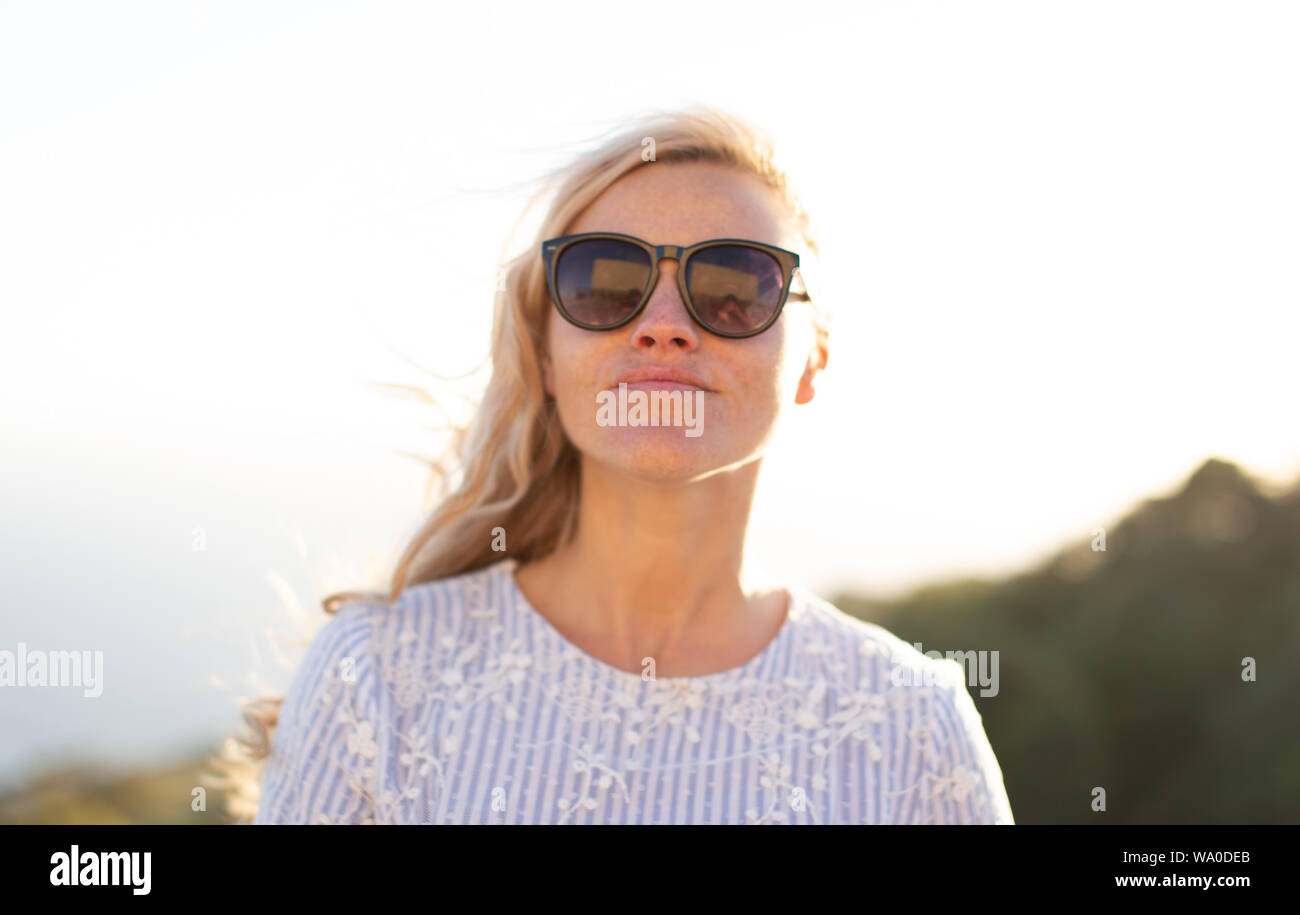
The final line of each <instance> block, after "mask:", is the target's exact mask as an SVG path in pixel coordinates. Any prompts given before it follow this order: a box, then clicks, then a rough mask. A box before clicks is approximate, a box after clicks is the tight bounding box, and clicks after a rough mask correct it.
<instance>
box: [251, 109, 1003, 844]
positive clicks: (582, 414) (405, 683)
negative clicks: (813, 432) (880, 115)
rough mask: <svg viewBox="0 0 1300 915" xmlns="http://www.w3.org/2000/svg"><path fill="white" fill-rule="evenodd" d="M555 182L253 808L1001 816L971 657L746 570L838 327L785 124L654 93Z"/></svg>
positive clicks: (871, 819)
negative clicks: (424, 489) (751, 541)
mask: <svg viewBox="0 0 1300 915" xmlns="http://www.w3.org/2000/svg"><path fill="white" fill-rule="evenodd" d="M646 138H651V140H650V141H649V143H648V142H647V141H646ZM650 143H652V144H653V145H652V146H650ZM647 149H652V150H653V154H652V155H647V154H646V152H645V151H646V150H647ZM552 187H554V188H555V194H554V197H553V198H552V199H553V202H552V203H551V205H550V208H549V210H548V211H547V213H546V215H545V219H544V221H543V224H542V226H541V229H540V232H539V234H538V236H537V239H536V244H535V245H533V246H531V247H530V249H529V250H527V251H526V252H525V253H524V254H522V255H520V256H519V257H518V258H516V259H515V260H513V261H511V262H510V263H509V264H508V265H507V266H508V269H507V272H506V274H505V278H506V281H505V284H504V291H503V292H501V293H499V294H498V301H497V308H496V314H495V325H494V330H493V339H492V357H493V359H492V376H491V379H490V381H489V383H488V386H487V389H486V392H485V395H484V399H483V401H482V404H481V406H480V408H479V412H478V413H477V415H476V418H475V420H474V421H473V423H472V424H471V426H470V427H469V429H468V434H467V435H466V436H463V437H462V438H461V439H460V440H459V441H458V442H457V443H456V445H455V455H454V457H455V458H456V460H457V465H458V466H457V468H456V469H457V470H458V471H459V472H458V475H457V478H456V480H457V482H456V483H455V485H454V487H450V491H449V492H448V494H447V495H446V497H445V498H444V499H443V500H442V501H441V503H440V504H439V505H438V507H437V509H436V511H434V513H433V515H432V517H430V518H429V519H428V521H427V523H426V524H425V525H424V526H423V528H422V529H421V530H420V531H419V532H418V534H417V535H416V536H415V537H414V539H413V540H412V541H411V543H410V545H409V547H408V548H407V549H406V551H405V553H404V555H403V556H402V557H401V559H400V561H399V562H398V564H397V567H396V570H395V572H394V575H393V579H392V584H391V589H390V591H391V593H389V594H387V595H384V596H383V597H382V598H376V597H366V596H364V595H358V594H346V595H336V596H335V597H333V598H331V599H329V600H327V601H326V609H327V610H329V611H331V612H333V613H334V616H333V618H332V619H331V620H330V621H329V622H328V623H327V624H326V625H325V626H324V627H323V629H322V630H321V631H320V632H319V633H318V634H317V635H316V637H315V638H314V640H313V641H312V643H311V645H310V647H309V649H308V651H307V654H306V657H305V659H304V662H303V665H302V667H301V668H300V669H299V671H298V672H297V674H296V676H295V678H294V680H293V682H292V685H291V687H290V689H289V692H288V695H287V696H286V697H285V699H284V701H283V703H282V704H281V705H280V706H279V708H278V726H277V727H276V730H275V732H274V737H273V743H272V742H271V740H270V737H269V735H270V729H269V727H270V725H274V724H276V718H277V715H276V711H275V709H276V705H275V704H274V703H271V704H269V705H266V706H263V708H264V709H266V710H267V712H268V714H266V715H265V716H264V717H263V718H262V719H260V721H258V723H259V724H260V725H261V726H263V728H264V729H263V731H262V734H261V737H262V743H261V746H262V747H263V752H264V753H265V751H266V749H268V748H269V751H270V752H269V758H268V759H267V761H266V766H265V771H264V773H263V776H262V783H261V789H262V790H261V796H260V800H259V802H258V807H257V811H256V816H255V818H254V822H256V823H737V824H744V823H754V824H768V823H805V824H831V823H862V824H865V823H908V824H911V823H1011V822H1012V816H1011V810H1010V806H1009V804H1008V800H1007V796H1006V793H1005V790H1004V788H1003V783H1002V774H1001V771H1000V769H999V767H998V763H997V760H996V758H995V756H994V754H993V751H992V750H991V748H990V746H989V744H988V740H987V738H986V737H985V734H984V730H983V727H982V725H981V722H980V717H979V715H978V713H977V711H976V709H975V707H974V703H973V702H972V700H971V698H970V696H969V694H968V692H967V689H966V687H965V685H964V683H963V682H962V677H961V671H960V670H959V668H958V665H957V664H955V663H954V662H952V661H949V660H933V659H930V658H927V657H925V656H924V655H922V654H920V653H919V652H918V651H916V650H915V649H914V648H912V647H911V646H909V645H907V644H906V643H904V642H902V641H901V640H900V639H898V638H896V637H895V636H893V635H892V634H890V633H889V632H887V631H886V630H884V629H882V628H881V627H879V626H876V625H873V624H869V623H866V622H862V621H859V620H857V619H855V618H852V617H850V616H848V615H846V614H844V613H842V612H841V611H839V610H838V609H836V608H835V607H834V606H832V605H831V604H829V603H827V602H826V601H824V600H822V599H820V598H819V597H817V596H816V595H814V594H813V593H811V592H810V591H808V590H806V589H805V588H803V587H801V586H799V585H797V584H793V583H779V584H774V583H772V582H769V581H764V580H760V579H759V578H758V577H757V575H756V572H755V570H754V569H753V567H752V562H747V553H746V541H747V535H748V533H749V522H750V507H751V503H752V500H753V497H754V492H755V485H756V483H757V481H758V474H759V469H760V467H761V466H762V460H763V454H764V451H765V449H766V448H767V446H768V443H769V442H770V441H771V440H772V437H773V436H774V435H775V434H776V433H777V429H778V427H779V421H780V419H781V416H782V415H783V414H784V413H785V411H787V410H792V409H797V408H798V407H799V405H801V404H805V403H808V402H809V401H811V400H812V399H813V396H814V393H815V391H816V386H817V383H818V379H819V375H820V373H821V372H822V370H823V369H825V367H826V365H827V354H828V343H829V340H828V335H827V325H826V321H825V312H824V310H823V309H822V307H821V306H820V304H814V302H813V301H812V299H811V298H810V296H809V292H811V291H812V290H810V289H809V288H808V284H805V282H804V280H803V275H804V274H805V273H806V272H807V271H808V268H809V267H810V266H811V258H812V256H813V255H814V254H815V252H816V246H815V244H814V241H813V239H812V238H811V237H810V234H809V229H808V219H807V216H806V214H805V212H804V210H803V208H802V207H801V206H800V204H799V202H798V201H797V199H796V197H795V195H794V193H793V192H792V190H791V188H790V187H789V185H788V183H787V181H786V178H785V176H784V174H783V173H782V172H781V171H780V170H779V169H778V168H777V167H776V166H775V165H774V164H773V156H772V150H771V148H770V144H769V143H768V142H767V141H766V140H765V139H764V137H763V135H762V134H760V133H759V132H758V131H756V130H755V129H754V128H752V127H750V126H749V125H747V124H746V123H744V122H742V121H741V120H739V119H737V118H734V117H731V116H728V115H725V114H721V113H718V112H716V111H713V110H709V109H697V110H692V111H688V112H683V113H677V114H671V115H657V116H655V117H652V118H649V119H647V120H645V121H643V122H641V123H636V124H633V125H631V126H630V127H628V129H627V130H626V131H624V132H622V133H621V134H619V135H618V136H615V137H613V138H612V139H610V140H609V141H608V142H607V143H605V144H604V145H603V146H601V147H600V148H598V149H595V150H594V151H592V152H591V153H590V154H588V155H585V156H583V157H582V158H580V159H579V160H578V161H575V162H573V163H572V164H571V165H570V166H569V167H568V168H567V169H565V170H563V171H562V172H561V173H559V175H558V180H556V181H553V182H552ZM811 285H812V286H813V287H815V285H816V283H815V277H814V282H813V283H812V284H811ZM651 419H654V420H655V422H656V423H657V424H651V423H650V420H651ZM809 460H810V461H815V460H816V456H815V455H810V456H809Z"/></svg>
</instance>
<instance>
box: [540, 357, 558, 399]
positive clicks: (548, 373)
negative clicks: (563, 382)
mask: <svg viewBox="0 0 1300 915" xmlns="http://www.w3.org/2000/svg"><path fill="white" fill-rule="evenodd" d="M538 361H540V362H541V365H542V387H543V388H544V389H545V391H546V393H547V394H550V395H551V396H552V397H554V396H555V379H554V377H553V376H552V370H551V354H550V353H548V352H547V351H546V347H545V346H543V347H542V351H541V353H540V359H539V360H538Z"/></svg>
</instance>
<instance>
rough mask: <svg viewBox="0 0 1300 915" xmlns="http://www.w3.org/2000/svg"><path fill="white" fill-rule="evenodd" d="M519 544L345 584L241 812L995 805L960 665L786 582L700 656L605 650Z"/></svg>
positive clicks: (789, 817)
mask: <svg viewBox="0 0 1300 915" xmlns="http://www.w3.org/2000/svg"><path fill="white" fill-rule="evenodd" d="M516 566H517V561H516V560H514V559H503V560H501V561H499V562H496V563H494V564H492V565H489V566H487V567H485V568H483V569H479V570H477V571H474V572H469V573H466V574H463V575H457V576H454V577H451V578H445V579H442V580H440V581H435V582H429V583H427V584H421V585H416V586H413V587H411V588H408V589H407V590H406V591H404V592H403V593H402V594H401V596H400V597H399V598H398V599H397V600H396V601H394V602H392V603H391V604H385V603H374V602H366V601H354V602H352V603H348V604H345V605H344V606H343V607H342V608H340V609H339V611H338V613H337V614H336V615H335V616H334V617H333V618H332V619H331V620H329V622H328V623H326V624H325V626H324V627H323V628H322V629H321V630H320V632H318V633H317V635H316V636H315V638H314V639H313V640H312V642H311V644H310V646H309V647H308V649H307V653H306V656H305V658H304V661H303V664H302V666H301V668H300V669H299V670H298V672H297V673H296V675H295V677H294V679H293V682H292V684H291V686H290V688H289V691H288V694H287V695H286V697H285V700H284V704H283V705H282V707H281V712H280V723H279V725H278V727H277V730H276V733H275V736H274V740H273V744H272V752H271V756H270V757H269V759H268V760H267V765H266V769H265V771H264V773H263V776H262V792H261V799H260V803H259V808H258V811H257V815H256V817H255V818H254V820H253V822H254V823H809V824H830V823H842V824H843V823H858V824H866V823H906V824H917V823H1005V824H1010V823H1012V822H1013V820H1012V815H1011V807H1010V804H1009V802H1008V800H1007V795H1006V790H1005V788H1004V787H1003V782H1002V772H1001V769H1000V768H999V766H998V762H997V759H996V757H995V756H994V754H993V750H992V748H991V747H990V746H989V742H988V739H987V737H986V736H985V733H984V728H983V725H982V723H981V719H980V715H979V713H978V712H977V711H976V709H975V704H974V701H973V700H972V699H971V697H970V694H969V693H968V692H967V688H966V684H965V682H964V679H965V671H964V670H963V669H962V667H961V665H959V664H957V663H956V662H955V661H953V660H949V659H935V658H930V657H927V656H925V655H923V654H922V653H921V652H919V651H917V650H916V649H915V648H914V647H912V646H911V645H908V644H907V643H905V642H903V641H902V640H901V639H899V638H897V637H896V636H894V635H892V634H891V633H889V632H887V631H886V630H885V629H883V628H881V627H880V626H877V625H875V624H872V623H867V622H863V621H861V620H858V619H855V618H854V617H851V616H849V615H847V614H845V613H843V612H842V611H840V610H839V609H837V608H836V607H834V606H833V605H831V604H830V603H828V602H826V601H825V600H822V599H821V598H819V597H817V596H816V595H814V594H813V593H811V592H810V591H807V590H805V589H803V588H801V587H799V586H788V590H789V592H790V596H791V604H790V608H789V613H788V615H787V618H786V621H785V623H784V624H783V626H782V628H781V630H780V631H779V632H778V633H777V636H776V638H774V639H773V640H772V642H771V643H769V645H768V646H767V648H766V649H764V650H763V651H762V652H761V653H760V654H759V655H758V656H756V657H755V658H753V659H752V660H750V661H749V662H748V663H746V664H744V665H742V666H740V667H736V668H733V669H731V670H728V671H724V672H722V673H717V674H711V675H707V676H701V677H672V678H669V677H663V678H658V679H656V678H653V677H649V678H647V677H645V676H644V675H642V674H635V673H629V672H627V671H622V670H619V669H617V668H614V667H611V666H610V665H608V664H605V663H604V662H601V661H598V660H596V659H595V658H593V657H591V656H590V655H587V654H586V653H584V652H583V651H581V650H580V649H578V648H577V647H576V646H574V645H573V644H572V643H570V642H569V641H568V640H567V639H565V638H564V636H562V635H561V634H560V633H559V631H558V630H556V629H555V628H554V627H553V626H552V625H551V624H550V623H549V622H548V621H547V620H546V618H545V617H543V616H542V615H541V614H540V613H538V612H537V610H536V609H534V608H533V607H532V606H531V605H530V604H529V603H528V601H527V598H525V596H524V595H523V592H522V591H520V590H519V587H518V585H517V583H516V581H515V578H514V569H515V568H516Z"/></svg>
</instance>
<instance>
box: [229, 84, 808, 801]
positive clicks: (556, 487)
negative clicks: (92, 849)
mask: <svg viewBox="0 0 1300 915" xmlns="http://www.w3.org/2000/svg"><path fill="white" fill-rule="evenodd" d="M647 138H649V141H650V142H649V143H647ZM647 149H652V150H653V159H651V158H649V156H646V155H645V154H644V152H643V151H644V150H647ZM678 162H710V163H717V164H722V165H727V166H731V167H733V168H736V169H738V170H740V171H742V172H745V173H749V174H751V175H754V176H756V177H758V178H759V179H761V180H762V181H763V182H764V183H765V184H766V185H767V186H768V187H769V188H770V189H771V190H772V191H773V192H774V193H775V194H776V195H777V197H778V199H779V200H780V202H781V203H782V205H783V208H784V209H785V211H786V213H787V214H788V217H789V219H790V220H791V225H792V226H793V228H794V230H795V231H796V232H797V233H798V234H799V236H800V238H801V241H802V243H803V244H804V246H806V249H807V251H808V252H809V253H811V255H812V257H813V258H816V257H817V255H818V251H817V245H816V242H815V240H814V238H813V237H812V231H811V227H810V220H809V217H808V214H807V212H806V211H805V209H804V208H803V206H802V204H801V203H800V201H799V199H798V197H797V195H796V194H795V193H794V190H793V188H792V187H791V185H790V182H789V180H788V178H787V176H786V174H785V172H784V171H782V170H781V168H779V167H778V165H777V162H776V158H775V150H774V148H773V145H772V142H771V140H770V138H769V137H768V135H767V134H766V133H764V132H763V131H761V130H760V129H759V128H757V127H755V126H754V125H752V124H750V123H748V122H746V121H744V120H742V119H741V118H738V117H736V116H734V115H731V114H727V113H724V112H721V111H718V110H717V109H714V108H708V107H696V108H691V109H688V110H684V111H676V112H657V113H655V114H652V115H649V116H647V117H644V118H641V119H639V120H637V121H636V122H634V123H632V124H631V125H627V126H623V127H622V128H621V129H618V130H616V131H614V132H613V133H612V134H611V135H607V136H606V137H605V138H604V139H602V140H598V141H597V143H596V144H595V145H594V147H593V148H591V149H590V150H588V151H587V152H585V153H583V154H581V155H579V156H578V157H577V158H576V159H574V160H573V161H572V162H570V163H569V164H567V165H565V166H563V167H561V168H559V169H556V170H554V171H552V172H549V173H546V174H544V175H543V176H542V178H541V185H542V186H541V188H540V189H539V190H538V191H537V192H536V193H535V194H534V196H533V198H532V201H531V202H530V204H529V209H531V208H532V206H533V205H534V204H536V203H537V202H538V201H539V200H540V199H542V198H543V197H544V196H545V195H547V194H548V193H550V192H551V191H552V190H553V192H554V196H553V198H552V200H551V203H550V206H549V209H548V210H547V212H546V215H545V217H544V219H543V221H542V223H541V225H540V227H539V228H538V230H537V234H536V236H535V240H534V241H533V243H532V244H530V245H529V246H528V247H527V248H526V249H525V250H524V251H523V253H521V254H519V255H518V256H516V257H514V258H513V259H511V260H509V261H507V262H506V264H505V265H504V282H503V284H502V288H501V289H498V291H497V296H496V306H495V311H494V317H493V327H492V346H491V358H492V374H491V377H490V379H489V381H488V383H487V387H486V389H485V391H484V393H483V397H482V400H481V401H480V403H479V405H478V409H477V411H476V413H475V415H474V417H473V418H472V420H471V421H470V422H469V423H468V424H467V425H466V426H461V427H457V428H453V429H452V430H451V439H450V443H449V444H448V446H447V449H446V451H445V452H444V454H443V455H442V456H441V457H440V458H437V459H433V460H430V461H429V464H430V469H431V471H432V476H431V481H430V486H431V488H432V487H433V485H434V484H435V483H436V484H438V486H439V488H440V490H441V501H439V502H438V504H437V507H436V508H435V509H434V511H433V513H432V514H431V515H430V517H429V518H428V520H427V521H425V523H424V524H423V525H422V526H421V527H420V529H419V530H418V531H417V532H416V534H415V535H414V536H413V537H412V538H411V541H410V543H409V544H408V545H407V547H406V549H405V550H404V551H403V553H402V555H401V557H400V559H399V560H398V561H397V565H396V568H395V569H394V571H393V574H392V580H391V583H390V586H389V593H388V595H387V596H386V597H383V598H382V599H383V600H385V601H386V602H387V601H393V600H396V599H397V598H398V597H399V596H400V595H401V594H402V592H403V591H404V590H405V589H407V588H409V587H412V586H414V585H417V584H422V583H425V582H431V581H436V580H438V579H442V578H447V577H451V576H455V575H460V574H462V573H466V572H472V571H474V570H476V569H480V568H482V567H484V566H487V565H490V564H492V563H494V562H497V561H499V560H500V559H502V558H503V555H509V556H511V557H514V558H516V559H518V560H519V561H520V562H521V563H525V562H528V561H530V560H532V559H535V558H539V557H542V556H545V555H547V554H549V553H551V552H552V551H554V550H555V549H557V548H558V547H560V546H562V545H564V544H565V543H566V542H567V541H568V540H569V539H570V538H571V537H572V536H573V534H574V528H575V524H576V520H577V507H578V469H579V461H578V453H577V451H576V449H575V448H574V447H573V445H572V444H571V443H570V442H569V441H568V439H567V437H566V436H565V434H564V430H563V428H562V427H561V425H560V419H559V414H558V413H557V411H556V407H555V402H554V400H553V399H552V398H551V397H550V396H549V395H548V394H547V393H546V391H545V388H544V386H543V383H542V369H541V353H542V352H543V346H544V331H545V327H546V319H547V314H548V310H549V308H550V307H551V305H550V297H549V294H548V292H547V288H546V277H545V274H544V272H543V268H542V261H541V257H540V256H539V254H538V251H539V249H540V246H541V243H542V241H543V240H544V239H547V238H553V237H556V236H559V235H563V234H565V233H566V232H567V231H568V228H569V226H570V225H572V224H573V222H574V221H575V220H576V219H577V218H578V216H579V215H581V213H582V212H583V211H584V210H585V209H586V208H587V207H588V206H589V205H590V204H591V203H592V202H593V201H594V200H595V199H596V198H597V197H599V196H600V195H601V194H602V193H603V192H604V191H605V189H606V188H608V187H610V185H612V184H614V182H616V181H617V180H618V179H620V178H622V177H623V176H625V175H627V174H628V173H630V172H632V171H634V170H635V169H638V168H643V167H646V166H647V165H652V164H662V163H678ZM811 266H812V259H811V258H809V257H808V256H807V254H805V255H804V256H803V257H802V258H801V266H800V274H802V275H803V276H801V277H800V279H801V281H802V282H803V283H804V288H805V291H807V292H809V293H811V292H812V291H814V290H813V288H809V286H810V284H809V283H808V282H807V276H808V275H809V274H810V273H813V271H812V270H810V269H808V268H809V267H811ZM815 280H816V278H815V277H814V282H813V283H812V284H811V286H812V287H814V288H816V287H818V283H817V282H816V281H815ZM811 307H812V318H813V322H814V327H815V330H816V332H817V334H818V335H819V337H820V338H821V339H823V340H824V338H825V335H826V334H827V333H828V324H827V320H828V314H827V312H826V311H825V310H824V309H823V307H822V306H821V305H819V304H815V300H814V304H812V305H811ZM395 387H406V386H401V385H398V386H395ZM417 391H418V389H417ZM418 393H421V394H423V393H424V392H418ZM424 399H426V400H430V401H432V398H431V397H429V396H428V395H427V394H425V395H424ZM498 527H500V528H504V529H505V530H507V531H509V549H508V551H507V552H506V553H505V554H503V553H502V552H500V551H497V550H494V549H493V543H492V539H493V530H494V528H498ZM375 597H377V595H374V594H369V593H365V592H356V591H349V592H341V593H335V594H332V595H330V596H329V597H327V598H325V600H324V601H323V606H324V609H325V611H326V612H327V613H334V612H336V611H337V610H338V609H339V607H341V606H342V605H343V604H345V603H347V602H348V601H349V600H353V599H357V598H367V599H373V598H375ZM281 701H282V700H281V699H278V698H270V697H264V698H260V699H257V700H254V701H252V702H250V703H248V704H247V705H245V707H244V711H243V716H244V720H245V722H246V723H247V724H248V725H249V726H250V727H251V728H252V731H253V733H252V735H250V736H247V737H242V738H239V739H237V741H236V744H237V748H236V750H235V753H233V754H232V753H230V752H229V750H228V751H227V753H226V756H225V758H224V760H223V762H224V766H223V768H224V769H226V771H227V772H231V773H233V775H234V777H233V778H232V779H228V780H227V785H228V786H230V787H233V788H235V792H234V794H233V795H232V796H231V797H230V798H229V799H228V802H229V807H230V810H231V812H232V813H233V814H234V815H235V816H236V817H240V818H244V819H247V818H248V817H250V816H251V815H253V814H254V813H255V811H256V807H257V799H256V798H257V784H256V779H257V776H256V775H255V774H254V771H255V770H256V771H257V772H258V773H259V774H260V768H261V766H260V765H256V763H258V762H259V761H262V760H264V759H265V757H266V756H268V755H269V754H270V750H271V738H272V734H273V731H274V728H275V725H276V723H277V721H278V717H279V706H280V703H281ZM241 757H247V758H246V759H243V758H241ZM243 763H249V764H252V765H249V766H244V765H242V764H243Z"/></svg>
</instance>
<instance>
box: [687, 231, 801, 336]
mask: <svg viewBox="0 0 1300 915" xmlns="http://www.w3.org/2000/svg"><path fill="white" fill-rule="evenodd" d="M784 283H785V272H784V271H783V270H782V269H781V265H780V263H778V262H777V260H776V258H774V257H772V255H770V254H768V253H767V252H765V251H760V250H758V249H757V248H748V247H745V246H743V245H718V246H716V247H713V248H705V249H704V250H703V251H700V252H699V253H697V254H695V255H694V256H693V257H691V259H690V262H689V263H688V264H687V268H686V288H687V289H689V290H690V292H691V300H692V301H693V302H694V303H695V310H696V311H697V312H699V314H700V319H701V320H702V321H704V323H705V324H707V325H708V326H709V327H710V328H712V329H714V330H717V331H720V332H722V333H726V334H741V333H748V332H749V331H752V330H755V329H757V328H759V327H762V326H763V325H764V324H766V323H767V322H768V320H770V319H771V317H772V315H773V314H774V313H775V312H776V308H777V305H778V304H779V303H780V302H781V289H782V286H783V285H784Z"/></svg>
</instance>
